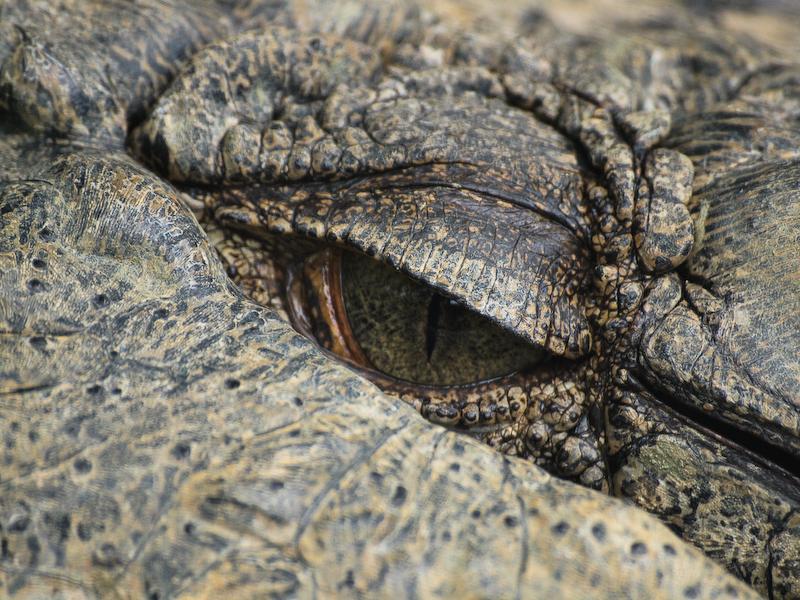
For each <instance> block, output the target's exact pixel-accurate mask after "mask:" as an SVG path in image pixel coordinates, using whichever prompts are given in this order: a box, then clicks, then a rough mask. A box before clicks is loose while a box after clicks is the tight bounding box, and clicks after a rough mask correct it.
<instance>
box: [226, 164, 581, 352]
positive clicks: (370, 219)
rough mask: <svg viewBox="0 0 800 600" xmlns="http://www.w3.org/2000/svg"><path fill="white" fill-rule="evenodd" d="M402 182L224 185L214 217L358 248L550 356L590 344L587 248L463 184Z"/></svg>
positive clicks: (530, 214)
mask: <svg viewBox="0 0 800 600" xmlns="http://www.w3.org/2000/svg"><path fill="white" fill-rule="evenodd" d="M402 183H403V181H402V179H395V180H394V181H393V180H392V179H391V178H389V179H387V180H384V181H383V182H381V183H380V185H376V182H375V181H369V185H365V186H363V187H360V188H359V187H351V188H346V189H342V190H340V191H339V192H331V191H330V190H321V191H319V192H318V193H313V192H309V191H307V190H303V191H296V192H295V193H294V194H289V195H288V196H286V195H284V194H274V193H273V194H270V192H269V191H268V190H263V189H261V190H255V189H252V188H240V189H229V190H223V191H220V192H218V193H217V196H215V198H214V201H215V202H217V203H219V205H220V207H219V208H218V209H217V210H216V212H215V218H216V219H217V220H218V221H220V223H221V224H223V225H227V226H229V227H246V228H248V229H249V230H250V231H257V230H258V227H259V226H260V227H261V228H262V229H263V231H265V232H270V233H295V234H300V235H303V236H306V237H309V238H313V239H319V240H325V241H327V242H332V243H334V244H338V245H341V246H343V247H346V248H349V249H353V250H357V251H360V252H363V253H365V254H368V255H371V256H374V257H375V259H376V260H382V261H384V262H387V263H388V264H390V265H392V266H393V267H395V268H397V269H399V270H400V271H402V272H404V273H406V274H407V275H409V276H411V277H412V278H414V279H416V280H418V281H421V282H422V283H425V284H427V285H429V286H431V287H432V288H434V289H436V290H439V291H441V292H442V293H444V294H446V295H448V296H450V297H452V298H454V299H455V300H457V301H458V302H460V303H462V304H463V305H465V306H466V307H467V308H469V309H471V310H473V311H475V312H477V313H479V314H481V315H483V316H485V317H487V318H489V319H490V320H492V321H494V322H496V323H498V324H499V325H500V326H502V327H503V328H505V329H507V330H509V331H512V332H513V333H516V334H517V335H520V336H521V337H523V338H525V339H526V340H528V341H529V342H530V343H532V344H534V345H536V346H539V347H542V348H545V349H546V350H548V351H549V352H550V353H552V354H554V355H556V356H563V357H567V358H578V357H581V356H584V355H586V354H587V353H588V351H589V348H590V347H591V332H590V329H589V324H588V321H587V319H586V315H585V314H584V311H583V298H582V282H583V280H584V279H585V278H586V274H587V272H588V269H589V256H588V254H587V252H586V251H585V249H584V248H583V247H582V246H581V245H580V243H579V242H578V241H577V239H576V238H575V236H574V235H572V233H571V232H570V231H569V230H567V229H566V228H564V227H563V226H561V225H560V224H558V223H554V222H553V221H551V220H549V219H547V218H546V217H543V216H541V215H539V214H537V213H535V212H533V211H524V210H523V211H521V210H519V209H518V208H515V207H513V206H512V205H510V204H508V203H505V202H503V201H499V200H496V199H493V198H487V197H484V196H481V195H479V194H476V193H474V192H470V191H467V190H463V189H452V188H446V187H436V186H433V187H425V186H420V187H416V188H408V187H403V185H402ZM393 184H394V187H393ZM284 191H285V190H284ZM269 196H271V198H270V197H269ZM489 214H490V215H492V218H491V220H490V219H487V215H489Z"/></svg>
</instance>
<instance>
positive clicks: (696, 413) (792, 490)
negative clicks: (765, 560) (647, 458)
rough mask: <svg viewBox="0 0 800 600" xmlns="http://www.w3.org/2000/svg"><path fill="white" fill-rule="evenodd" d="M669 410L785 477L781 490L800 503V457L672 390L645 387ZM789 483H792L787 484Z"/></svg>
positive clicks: (781, 477) (769, 470)
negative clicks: (671, 391)
mask: <svg viewBox="0 0 800 600" xmlns="http://www.w3.org/2000/svg"><path fill="white" fill-rule="evenodd" d="M643 388H644V389H646V390H647V392H649V393H650V395H651V396H652V397H653V399H654V400H656V401H657V402H658V404H660V405H661V407H663V408H664V409H665V410H667V411H668V412H670V413H672V414H673V416H675V417H676V418H678V419H679V420H681V421H683V422H684V423H686V424H687V425H688V426H689V427H691V428H692V429H694V430H696V431H698V432H699V433H700V434H701V435H704V436H705V437H711V438H712V439H714V440H715V441H717V442H719V443H721V444H723V445H725V446H727V447H729V448H730V449H731V450H733V451H734V452H735V453H736V454H740V455H744V458H746V459H748V460H750V461H752V462H754V463H756V465H757V466H759V467H761V468H762V469H764V472H765V474H769V475H770V476H773V477H775V478H776V479H779V480H782V481H777V482H776V483H777V484H778V489H780V490H781V491H782V492H783V493H787V494H789V495H791V496H792V497H793V498H794V500H795V501H796V502H798V503H800V459H798V457H796V456H794V455H792V453H791V452H789V451H787V450H784V449H783V448H779V447H777V446H774V445H772V444H770V443H769V442H767V441H765V440H763V439H761V438H759V437H758V436H757V435H755V434H753V433H750V432H748V431H745V430H743V429H740V428H739V427H736V426H735V425H733V424H731V423H726V422H724V421H721V420H719V419H718V418H715V417H714V416H712V415H710V414H708V413H706V412H704V411H702V410H700V409H699V408H695V407H693V406H690V405H687V404H685V403H684V402H681V401H680V400H679V399H676V398H675V397H674V396H673V395H672V394H671V393H669V392H668V391H663V392H662V391H661V390H657V389H654V387H653V386H652V385H648V386H643ZM787 483H789V484H790V485H786V484H787Z"/></svg>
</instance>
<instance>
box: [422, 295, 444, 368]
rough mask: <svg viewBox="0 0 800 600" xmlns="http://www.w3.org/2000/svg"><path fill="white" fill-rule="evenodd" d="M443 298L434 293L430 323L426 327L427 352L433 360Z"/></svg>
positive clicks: (430, 307)
mask: <svg viewBox="0 0 800 600" xmlns="http://www.w3.org/2000/svg"><path fill="white" fill-rule="evenodd" d="M442 300H443V298H442V297H441V296H440V295H439V294H433V295H432V296H431V301H430V302H429V303H428V324H427V327H426V328H425V352H426V354H427V356H428V362H431V356H433V349H434V348H435V347H436V334H437V331H438V329H439V318H440V317H441V314H442Z"/></svg>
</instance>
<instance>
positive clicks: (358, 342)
mask: <svg viewBox="0 0 800 600" xmlns="http://www.w3.org/2000/svg"><path fill="white" fill-rule="evenodd" d="M288 288H289V289H288V294H287V296H288V299H289V307H290V311H289V312H290V316H291V318H292V320H293V321H294V322H295V326H296V327H298V329H300V330H302V331H303V332H304V333H306V335H309V336H310V337H312V338H314V339H316V340H317V341H318V342H319V343H320V344H321V345H322V346H323V347H325V348H327V349H328V350H330V351H332V352H334V353H335V354H337V355H339V356H340V357H342V358H345V359H346V360H347V361H348V362H350V363H352V364H354V365H356V366H358V367H360V368H362V369H366V370H369V371H372V372H373V373H375V374H378V375H382V376H384V377H387V378H390V379H392V380H396V381H398V382H405V383H408V384H415V385H420V386H458V385H466V384H472V383H477V382H482V381H487V380H491V379H494V378H497V377H502V376H505V375H508V374H511V373H514V372H517V371H521V370H524V369H526V368H529V367H532V366H534V365H536V364H538V363H540V362H542V361H543V360H544V359H545V357H546V356H547V353H545V352H544V351H542V350H540V349H537V348H535V347H533V346H531V345H530V344H529V343H528V342H526V341H525V340H523V339H522V338H519V337H517V336H515V335H514V334H512V333H510V332H508V331H506V330H504V329H502V328H501V327H499V326H498V325H496V324H494V323H492V322H491V321H489V320H488V319H486V318H484V317H482V316H480V315H478V314H477V313H475V312H473V311H471V310H469V309H467V308H465V307H463V306H462V305H460V304H458V303H457V302H456V301H455V300H452V299H450V298H447V297H446V296H443V295H441V294H439V293H437V292H436V291H435V290H434V289H432V288H430V287H429V286H426V285H424V284H421V283H419V282H417V281H415V280H413V279H411V278H409V277H408V276H406V275H404V274H402V273H400V272H399V271H397V270H395V269H394V268H392V267H391V266H389V265H386V264H384V263H381V262H378V261H376V260H374V259H372V258H370V257H367V256H364V255H362V254H356V253H353V252H343V251H339V250H333V249H326V250H323V251H321V252H318V253H315V254H314V255H312V256H310V257H307V258H306V260H305V261H304V262H303V265H302V267H301V268H300V269H297V270H296V271H295V272H293V273H292V274H291V276H290V277H289V278H288Z"/></svg>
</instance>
